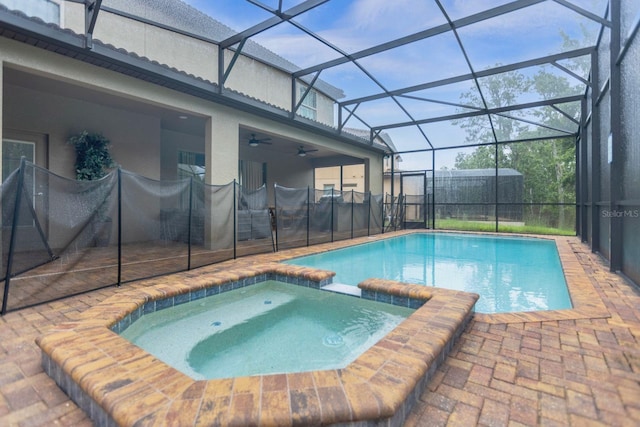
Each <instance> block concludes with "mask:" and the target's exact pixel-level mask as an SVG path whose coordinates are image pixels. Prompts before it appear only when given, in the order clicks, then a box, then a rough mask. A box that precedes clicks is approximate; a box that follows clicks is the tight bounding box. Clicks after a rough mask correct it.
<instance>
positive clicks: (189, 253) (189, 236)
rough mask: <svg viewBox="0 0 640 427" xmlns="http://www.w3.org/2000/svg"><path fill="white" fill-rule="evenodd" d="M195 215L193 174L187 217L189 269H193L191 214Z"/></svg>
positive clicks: (190, 179) (190, 180) (190, 181)
mask: <svg viewBox="0 0 640 427" xmlns="http://www.w3.org/2000/svg"><path fill="white" fill-rule="evenodd" d="M192 215H193V176H190V177H189V217H188V218H187V227H189V228H188V230H187V270H191V221H192V218H191V216H192Z"/></svg>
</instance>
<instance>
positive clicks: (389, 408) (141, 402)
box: [37, 264, 477, 426]
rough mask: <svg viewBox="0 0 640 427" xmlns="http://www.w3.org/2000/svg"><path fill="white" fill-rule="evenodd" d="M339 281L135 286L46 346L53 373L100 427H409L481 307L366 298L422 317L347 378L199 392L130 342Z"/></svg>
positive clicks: (182, 281)
mask: <svg viewBox="0 0 640 427" xmlns="http://www.w3.org/2000/svg"><path fill="white" fill-rule="evenodd" d="M332 275H333V273H331V272H326V271H325V272H323V271H319V270H314V269H309V268H305V267H295V266H286V265H280V264H265V265H261V266H254V267H252V269H251V270H247V269H243V270H237V271H225V272H217V273H211V272H209V269H207V268H203V269H200V270H198V271H197V272H194V271H192V272H188V273H181V274H175V275H172V276H168V277H162V278H159V279H155V280H148V281H144V282H140V283H138V284H136V285H131V286H130V287H129V289H127V290H125V291H123V292H122V293H120V294H118V295H115V296H114V297H111V298H109V299H108V300H105V301H104V302H103V303H101V304H99V305H98V306H96V307H93V308H91V309H89V310H87V311H86V312H84V313H83V314H82V316H81V319H80V320H79V321H77V322H71V323H65V324H61V325H59V326H58V327H57V328H55V329H54V330H52V331H50V333H48V334H47V335H45V336H42V337H39V338H38V340H37V343H38V345H39V346H40V348H41V349H42V351H43V367H44V370H45V371H46V372H47V373H48V374H49V375H50V376H51V377H52V378H53V379H54V380H55V381H56V383H57V384H58V385H59V386H60V387H61V388H62V389H63V390H64V391H65V392H66V393H67V394H69V396H70V397H71V398H72V399H73V400H74V401H75V402H76V403H77V404H78V406H80V407H81V408H82V409H84V410H85V411H86V412H87V413H88V414H89V416H90V417H91V419H92V420H93V421H94V422H95V423H96V424H97V425H100V426H110V425H136V424H146V423H149V424H153V423H155V422H164V423H169V424H175V425H186V424H188V425H193V424H196V423H201V424H205V425H212V424H234V425H250V424H251V425H263V424H272V425H289V424H305V425H306V424H338V423H339V424H343V425H349V424H353V425H356V424H357V425H380V424H385V425H401V424H402V422H403V420H404V416H405V414H407V413H408V412H409V409H410V408H411V406H412V405H413V403H414V402H415V401H416V399H417V398H418V396H419V395H420V394H421V393H422V391H423V390H424V388H425V386H426V384H427V381H428V380H429V378H430V377H431V376H432V375H433V373H434V372H435V370H436V368H437V366H438V363H440V362H442V361H443V360H444V358H445V356H446V354H447V353H448V351H449V350H450V349H451V347H452V346H453V342H454V340H455V338H456V337H457V336H458V335H459V334H460V333H461V332H462V330H463V329H464V326H465V324H466V322H467V321H468V320H469V319H470V317H471V315H472V313H473V305H474V304H475V301H476V300H477V295H475V294H469V293H465V292H459V291H451V290H445V289H434V288H425V287H422V286H412V285H405V284H399V283H397V282H391V281H385V280H368V281H365V282H363V283H361V284H360V285H359V288H360V289H361V298H364V299H369V300H374V301H385V302H391V303H395V304H398V305H402V306H404V307H418V308H416V309H415V312H414V313H413V314H411V315H410V316H409V317H408V318H407V319H406V320H405V321H403V322H402V323H400V324H399V325H398V326H397V327H396V328H395V329H393V330H392V331H391V332H389V333H388V334H386V335H385V336H384V337H383V338H382V339H381V340H380V341H378V342H377V343H376V344H375V345H373V346H372V347H370V348H369V349H368V350H366V351H365V352H364V353H363V354H361V355H360V356H359V357H357V358H356V359H355V360H354V361H353V362H351V363H349V364H348V365H347V366H346V367H344V368H337V369H326V370H315V371H309V372H295V373H279V374H266V375H254V376H242V377H233V378H224V379H211V380H197V379H193V378H191V377H190V376H188V375H185V374H184V373H182V372H180V371H179V370H177V369H175V368H173V367H171V366H169V365H167V364H166V363H164V362H162V361H160V360H158V359H157V358H156V357H154V356H153V355H151V354H150V353H148V352H146V351H144V350H143V349H141V348H139V347H137V346H135V345H133V344H132V343H130V342H129V341H127V340H126V339H124V338H122V337H121V336H119V335H118V333H119V332H120V331H121V330H125V329H126V328H127V327H128V326H129V325H130V324H131V323H132V322H134V321H135V320H137V319H138V318H140V316H142V315H143V314H144V313H145V312H151V311H156V310H157V309H158V308H162V307H166V306H173V305H179V304H181V303H185V302H188V301H191V300H196V299H199V298H203V297H205V296H208V295H215V294H218V293H222V292H225V291H229V290H232V289H238V288H242V287H246V286H251V285H254V284H256V283H260V282H264V281H266V280H277V281H280V282H286V283H289V284H292V285H299V286H300V285H301V286H306V287H312V288H318V289H319V288H321V287H324V286H325V285H327V284H329V283H330V281H331V277H332Z"/></svg>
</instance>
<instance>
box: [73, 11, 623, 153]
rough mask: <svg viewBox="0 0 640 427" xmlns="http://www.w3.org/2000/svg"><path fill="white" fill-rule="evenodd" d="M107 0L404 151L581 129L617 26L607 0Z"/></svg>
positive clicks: (343, 125) (293, 107)
mask: <svg viewBox="0 0 640 427" xmlns="http://www.w3.org/2000/svg"><path fill="white" fill-rule="evenodd" d="M68 3H78V4H80V3H81V2H79V1H75V0H74V1H73V2H71V1H69V2H68ZM97 3H98V5H99V8H98V9H99V10H101V12H102V13H105V12H107V13H120V14H122V15H123V16H128V17H132V18H133V19H136V20H140V21H141V22H145V23H148V24H150V25H157V26H158V27H160V28H163V29H166V30H169V31H175V32H176V33H178V34H181V35H186V36H190V37H195V38H199V39H202V40H206V41H209V42H211V43H214V44H216V45H218V47H219V51H220V52H226V51H228V52H229V53H231V54H235V53H237V52H240V53H242V54H244V55H248V56H250V57H253V58H255V59H258V60H259V61H262V62H265V63H268V64H271V65H272V66H274V67H276V68H277V69H280V70H282V71H283V72H285V73H289V74H290V78H291V82H292V87H293V88H296V87H298V86H302V87H304V86H307V85H311V86H313V88H314V89H316V90H318V91H320V92H322V93H325V94H327V95H328V96H329V97H331V98H333V100H334V101H335V104H336V114H335V117H336V123H335V126H336V128H337V130H338V131H340V130H342V129H346V128H352V129H353V128H360V129H362V130H364V131H366V133H368V134H369V138H371V137H372V136H373V137H375V135H379V134H380V132H386V134H387V136H391V138H392V139H393V142H394V146H395V147H396V148H397V150H398V151H399V152H409V151H415V150H432V149H438V148H447V147H456V146H472V145H474V144H484V143H500V142H504V141H517V140H531V139H535V138H538V137H539V138H542V137H561V136H566V135H569V136H572V135H576V134H577V133H578V132H579V123H580V117H579V115H580V109H579V108H575V106H576V105H579V100H580V98H581V97H584V95H585V94H586V93H588V91H589V87H588V78H589V75H590V74H589V71H590V66H591V54H592V52H593V51H594V48H595V46H596V44H597V42H598V40H599V39H600V38H601V37H603V34H604V37H605V38H606V36H607V34H608V31H609V29H610V27H611V25H612V24H611V22H610V18H609V9H608V1H607V0H483V1H458V0H406V1H403V2H388V1H380V0H245V1H239V0H216V1H215V2H210V1H205V0H103V1H102V2H97ZM100 3H101V4H100ZM99 13H100V12H98V15H97V19H96V24H95V25H96V27H97V28H99V27H100V25H101V20H100V14H99ZM94 18H95V14H94ZM632 21H633V20H630V19H629V18H628V17H626V18H624V19H623V22H626V23H628V22H632ZM105 25H106V24H105ZM627 26H628V25H627ZM115 48H118V46H115ZM229 67H231V66H229ZM231 68H232V67H231ZM219 71H220V70H219ZM223 71H228V69H227V70H223ZM604 77H605V78H606V76H604ZM221 86H222V89H221V90H222V91H224V89H225V88H224V82H222V84H221ZM294 93H296V94H298V93H304V91H302V92H298V90H296V91H295V92H294ZM299 106H300V100H299V99H294V100H292V105H291V111H293V115H292V117H291V118H292V119H297V118H298V116H296V115H297V114H298V111H297V108H299ZM567 106H570V107H567ZM479 135H481V136H482V138H480V137H479ZM371 143H373V141H371Z"/></svg>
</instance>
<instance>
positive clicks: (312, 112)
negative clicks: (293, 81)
mask: <svg viewBox="0 0 640 427" xmlns="http://www.w3.org/2000/svg"><path fill="white" fill-rule="evenodd" d="M306 90H307V86H300V87H299V91H298V99H300V98H302V97H303V96H304V92H305V91H306ZM317 105H318V94H317V92H316V91H315V90H313V89H311V90H310V91H309V93H308V94H307V96H305V97H304V100H303V101H302V104H301V105H300V108H298V115H299V116H301V117H305V118H307V119H311V120H316V117H317V116H318V111H317Z"/></svg>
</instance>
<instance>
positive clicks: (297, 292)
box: [120, 280, 423, 379]
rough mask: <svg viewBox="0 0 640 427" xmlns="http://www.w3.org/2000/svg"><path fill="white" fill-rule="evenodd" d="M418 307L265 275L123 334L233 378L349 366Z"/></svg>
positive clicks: (192, 368)
mask: <svg viewBox="0 0 640 427" xmlns="http://www.w3.org/2000/svg"><path fill="white" fill-rule="evenodd" d="M422 302H423V301H416V302H415V305H416V306H417V305H418V304H419V305H422ZM413 312H414V310H413V309H410V308H408V307H400V306H397V305H393V304H386V303H380V302H376V301H371V300H367V299H362V298H354V297H353V296H348V295H344V294H338V293H335V292H326V291H320V290H317V289H310V288H308V287H305V286H296V285H293V284H290V283H283V282H276V281H272V280H268V281H264V282H260V283H256V284H255V285H252V286H245V287H242V288H239V289H234V290H231V291H229V292H225V293H223V294H220V295H214V296H210V297H206V298H201V299H198V300H195V301H191V302H188V303H186V304H181V305H179V306H174V307H170V308H167V309H164V310H160V311H156V312H154V313H149V314H147V315H144V316H142V317H141V318H140V319H138V320H136V321H135V322H133V323H132V324H131V326H129V327H128V328H126V329H125V330H124V331H122V332H121V333H120V335H121V336H123V337H124V338H126V339H127V340H129V341H131V342H132V343H134V344H136V345H137V346H139V347H141V348H143V349H144V350H146V351H148V352H149V353H151V354H153V355H154V356H156V357H158V359H160V360H162V361H163V362H165V363H167V364H169V365H171V366H173V367H174V368H176V369H178V370H180V371H181V372H183V373H185V374H187V375H189V376H190V377H192V378H194V379H214V378H231V377H242V376H248V375H263V374H277V373H292V372H307V371H317V370H325V369H339V368H344V367H346V366H347V365H348V364H349V363H351V362H352V361H353V360H355V359H356V358H357V357H358V356H359V355H361V354H362V353H364V351H366V350H367V349H368V348H369V347H371V346H372V345H373V344H375V343H376V342H378V341H379V340H380V339H381V338H382V337H384V336H385V335H386V334H387V333H389V332H390V331H391V330H392V329H393V328H395V327H396V326H397V325H398V324H399V323H401V322H402V321H403V320H405V319H406V318H407V317H409V315H410V314H411V313H413Z"/></svg>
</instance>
